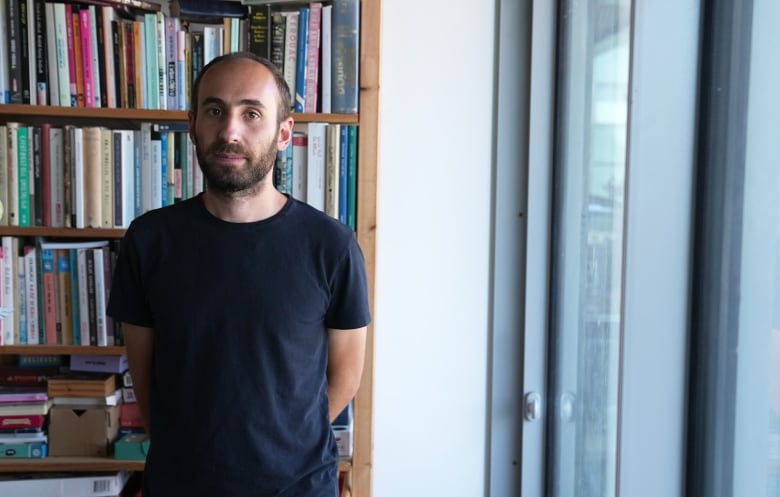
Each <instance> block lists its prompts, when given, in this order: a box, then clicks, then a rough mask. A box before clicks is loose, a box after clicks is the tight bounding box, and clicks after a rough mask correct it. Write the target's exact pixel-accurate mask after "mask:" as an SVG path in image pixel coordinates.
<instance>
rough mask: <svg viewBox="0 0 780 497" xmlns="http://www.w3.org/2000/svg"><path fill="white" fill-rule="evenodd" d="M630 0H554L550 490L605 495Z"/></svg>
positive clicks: (610, 450) (613, 421)
mask: <svg viewBox="0 0 780 497" xmlns="http://www.w3.org/2000/svg"><path fill="white" fill-rule="evenodd" d="M630 10H631V1H630V0H590V1H576V0H563V1H562V2H561V10H560V12H561V13H562V15H561V16H560V19H561V25H560V26H559V30H560V33H559V37H560V38H559V40H560V43H559V46H560V47H561V54H560V58H559V61H560V62H559V64H560V65H559V69H558V71H559V76H558V81H559V84H560V87H559V90H558V116H559V119H560V120H559V122H558V126H557V129H556V161H555V174H554V177H555V205H554V212H555V233H554V240H555V241H554V243H555V246H554V259H553V298H552V314H551V322H552V335H551V344H552V349H551V354H552V356H551V360H550V364H551V366H550V367H551V370H550V378H551V394H552V395H553V398H554V402H553V405H552V409H551V416H552V418H551V419H550V427H551V429H550V437H551V440H550V442H551V449H552V450H550V451H549V452H548V454H549V456H548V457H549V461H548V462H549V465H548V466H549V469H550V471H549V481H548V489H549V494H550V495H553V496H561V497H602V496H604V497H606V496H613V495H615V477H616V436H617V400H618V364H619V349H620V348H619V345H620V315H621V314H620V310H621V277H622V262H623V261H622V246H623V209H624V200H625V198H624V183H625V172H626V163H625V157H626V133H627V109H628V77H629V54H630V34H631V31H630Z"/></svg>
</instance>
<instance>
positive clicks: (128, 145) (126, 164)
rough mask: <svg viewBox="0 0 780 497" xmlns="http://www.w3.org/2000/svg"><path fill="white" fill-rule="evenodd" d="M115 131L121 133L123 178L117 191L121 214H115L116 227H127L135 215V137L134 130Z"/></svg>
mask: <svg viewBox="0 0 780 497" xmlns="http://www.w3.org/2000/svg"><path fill="white" fill-rule="evenodd" d="M115 133H118V134H119V137H120V140H121V145H120V160H121V164H122V166H121V169H120V171H121V178H120V185H121V188H120V191H117V192H115V195H118V196H119V201H118V202H117V203H116V205H119V206H120V209H121V212H120V214H121V215H120V216H115V221H119V222H118V223H115V225H114V227H116V228H127V227H128V226H130V223H131V222H132V221H133V218H134V217H135V151H134V149H135V137H134V134H133V131H132V130H129V129H120V130H116V131H115Z"/></svg>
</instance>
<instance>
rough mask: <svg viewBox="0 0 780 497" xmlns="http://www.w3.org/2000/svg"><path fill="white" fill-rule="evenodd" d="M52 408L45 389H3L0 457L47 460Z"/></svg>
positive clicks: (1, 387)
mask: <svg viewBox="0 0 780 497" xmlns="http://www.w3.org/2000/svg"><path fill="white" fill-rule="evenodd" d="M50 407H51V401H50V400H49V397H48V394H47V392H46V390H45V389H42V388H39V387H10V386H0V457H2V458H9V457H14V458H15V457H35V458H38V457H46V455H47V452H48V437H47V435H46V432H45V431H44V420H45V418H46V414H47V413H48V412H49V408H50Z"/></svg>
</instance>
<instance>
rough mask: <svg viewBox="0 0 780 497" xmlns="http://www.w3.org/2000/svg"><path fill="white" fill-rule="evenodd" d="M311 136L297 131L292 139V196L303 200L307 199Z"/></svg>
mask: <svg viewBox="0 0 780 497" xmlns="http://www.w3.org/2000/svg"><path fill="white" fill-rule="evenodd" d="M308 144H309V137H308V136H306V133H303V132H301V131H296V132H294V133H293V141H292V153H293V157H292V181H293V186H292V196H293V198H295V199H298V200H300V201H302V202H305V201H306V179H307V178H306V164H307V160H306V159H307V149H308V146H309V145H308Z"/></svg>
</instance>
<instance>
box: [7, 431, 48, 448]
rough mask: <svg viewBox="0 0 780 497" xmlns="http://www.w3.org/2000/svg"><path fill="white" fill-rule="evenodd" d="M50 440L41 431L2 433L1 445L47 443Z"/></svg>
mask: <svg viewBox="0 0 780 497" xmlns="http://www.w3.org/2000/svg"><path fill="white" fill-rule="evenodd" d="M48 441H49V438H48V437H47V436H46V432H44V431H43V430H41V429H34V430H13V431H4V432H0V445H7V444H29V443H47V442H48Z"/></svg>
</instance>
